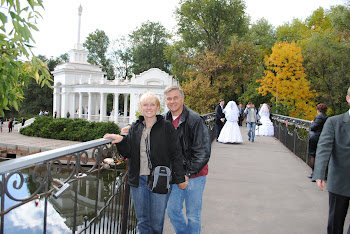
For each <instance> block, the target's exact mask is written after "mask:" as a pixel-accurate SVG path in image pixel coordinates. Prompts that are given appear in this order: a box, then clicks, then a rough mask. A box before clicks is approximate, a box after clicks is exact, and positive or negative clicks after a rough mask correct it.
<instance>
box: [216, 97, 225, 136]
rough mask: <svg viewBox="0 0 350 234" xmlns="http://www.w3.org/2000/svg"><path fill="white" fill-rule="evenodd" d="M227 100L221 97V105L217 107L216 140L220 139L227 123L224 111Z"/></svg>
mask: <svg viewBox="0 0 350 234" xmlns="http://www.w3.org/2000/svg"><path fill="white" fill-rule="evenodd" d="M224 105H225V101H224V99H220V101H219V105H217V106H216V108H215V129H216V141H218V138H219V135H220V132H221V129H222V127H223V126H224V124H225V114H224V113H223V112H222V111H223V109H224Z"/></svg>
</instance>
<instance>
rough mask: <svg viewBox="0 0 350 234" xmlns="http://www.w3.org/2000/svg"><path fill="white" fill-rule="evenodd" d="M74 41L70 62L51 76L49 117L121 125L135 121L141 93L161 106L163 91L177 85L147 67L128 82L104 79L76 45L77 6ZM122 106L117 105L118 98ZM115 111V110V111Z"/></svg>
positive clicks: (99, 70)
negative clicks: (109, 100)
mask: <svg viewBox="0 0 350 234" xmlns="http://www.w3.org/2000/svg"><path fill="white" fill-rule="evenodd" d="M78 12H79V24H78V42H77V44H75V46H74V49H72V50H70V51H69V57H70V61H69V62H68V63H64V64H61V65H58V66H57V67H56V68H55V70H54V71H53V72H52V74H53V76H54V86H53V88H54V92H53V95H54V97H53V112H52V113H53V114H54V113H55V112H57V117H61V118H66V117H67V112H69V114H70V118H84V119H87V120H88V121H100V122H102V121H114V122H115V123H117V124H120V125H125V124H127V123H132V122H133V121H135V120H136V113H137V110H138V102H139V98H140V96H141V95H142V94H143V93H144V92H145V91H151V92H153V93H155V94H156V95H157V96H158V97H159V99H160V100H161V105H162V108H163V109H164V110H165V111H166V110H167V107H166V105H164V93H163V92H164V89H165V87H166V86H168V85H178V82H177V81H176V80H175V79H174V78H173V77H172V76H171V75H169V74H168V73H166V72H164V71H161V70H160V69H158V68H151V69H149V70H147V71H145V72H143V73H141V74H139V75H133V77H132V78H131V79H130V80H128V79H125V80H124V79H118V78H116V79H115V80H107V79H106V78H105V77H104V72H102V70H101V68H100V67H99V66H97V65H91V64H89V63H88V62H87V54H88V51H87V50H85V49H84V48H83V46H82V44H81V43H80V21H81V13H82V7H81V6H80V7H79V11H78ZM108 94H112V95H113V110H112V111H111V112H110V113H109V115H107V95H108ZM120 95H122V96H123V98H122V100H124V101H123V103H121V105H119V96H120ZM116 110H117V111H116Z"/></svg>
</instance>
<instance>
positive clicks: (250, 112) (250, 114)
mask: <svg viewBox="0 0 350 234" xmlns="http://www.w3.org/2000/svg"><path fill="white" fill-rule="evenodd" d="M244 115H245V116H246V118H247V133H248V140H249V141H250V140H251V141H252V142H254V138H255V126H256V123H257V122H258V120H259V119H260V117H259V115H258V114H257V111H256V109H255V106H254V104H253V103H252V102H248V104H247V107H246V108H245V110H244Z"/></svg>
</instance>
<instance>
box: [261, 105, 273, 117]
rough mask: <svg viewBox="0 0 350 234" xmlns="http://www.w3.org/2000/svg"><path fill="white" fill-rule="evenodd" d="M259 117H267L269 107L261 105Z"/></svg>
mask: <svg viewBox="0 0 350 234" xmlns="http://www.w3.org/2000/svg"><path fill="white" fill-rule="evenodd" d="M259 115H260V116H267V117H269V116H270V110H269V107H268V106H267V104H263V105H262V107H261V108H260V111H259Z"/></svg>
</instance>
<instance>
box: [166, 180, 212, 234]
mask: <svg viewBox="0 0 350 234" xmlns="http://www.w3.org/2000/svg"><path fill="white" fill-rule="evenodd" d="M205 182H206V176H200V177H196V178H192V179H189V184H188V186H187V187H186V189H184V190H183V189H179V187H178V186H177V184H173V185H172V190H171V193H170V198H169V201H168V207H167V213H168V216H169V218H170V222H171V223H172V224H173V227H174V230H175V232H176V234H196V233H200V232H201V213H202V197H203V191H204V186H205ZM184 201H185V204H186V216H187V219H188V221H186V219H185V217H184V214H183V212H182V209H183V203H184Z"/></svg>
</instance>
